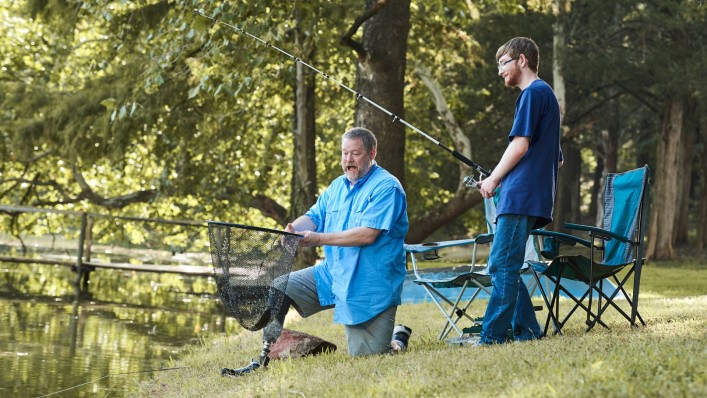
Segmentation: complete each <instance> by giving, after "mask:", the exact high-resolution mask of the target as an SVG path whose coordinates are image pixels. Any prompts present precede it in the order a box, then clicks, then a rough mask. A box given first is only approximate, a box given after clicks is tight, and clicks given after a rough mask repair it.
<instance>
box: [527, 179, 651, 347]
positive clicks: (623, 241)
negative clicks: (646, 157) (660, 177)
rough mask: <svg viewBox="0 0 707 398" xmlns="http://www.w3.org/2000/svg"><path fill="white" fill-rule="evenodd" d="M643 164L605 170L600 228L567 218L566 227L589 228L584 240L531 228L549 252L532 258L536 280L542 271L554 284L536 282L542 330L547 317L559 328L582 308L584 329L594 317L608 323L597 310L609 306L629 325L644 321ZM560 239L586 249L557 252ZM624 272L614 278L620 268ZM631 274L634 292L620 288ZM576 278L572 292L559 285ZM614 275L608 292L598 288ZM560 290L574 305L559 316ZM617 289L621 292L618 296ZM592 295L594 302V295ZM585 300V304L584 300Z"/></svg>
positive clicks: (591, 324) (645, 201) (646, 198)
mask: <svg viewBox="0 0 707 398" xmlns="http://www.w3.org/2000/svg"><path fill="white" fill-rule="evenodd" d="M648 172H649V169H648V166H644V167H642V168H640V169H636V170H632V171H628V172H625V173H621V174H613V173H612V174H608V175H607V176H606V184H605V187H604V218H603V226H604V227H603V228H598V227H592V226H586V225H578V224H569V223H566V224H565V225H564V226H565V228H566V229H568V230H574V231H581V232H586V233H588V234H589V240H585V239H581V238H578V237H575V236H573V235H568V234H563V233H560V232H552V231H533V234H534V235H536V236H541V237H543V238H544V241H545V245H544V250H543V251H542V254H543V256H544V257H550V258H552V261H551V262H550V263H549V265H548V264H547V263H543V262H537V261H531V262H530V264H531V265H532V268H533V274H534V276H535V280H536V281H537V282H538V284H539V283H540V279H539V278H540V277H541V276H545V277H546V278H548V279H549V280H550V281H551V282H552V284H554V289H553V290H552V291H551V292H550V291H549V290H548V291H547V292H546V290H545V289H543V286H542V285H540V293H541V294H542V296H543V299H544V300H545V304H546V305H547V308H548V317H547V320H546V322H545V333H546V334H547V330H548V326H549V323H550V322H552V324H553V326H554V329H555V333H559V334H562V332H561V330H562V327H563V326H564V325H565V323H566V322H567V321H568V320H569V319H570V317H571V316H572V314H574V313H575V311H577V310H582V311H583V312H584V313H586V325H587V328H586V330H585V331H586V332H588V331H590V330H591V329H592V328H593V327H594V326H595V325H596V324H597V323H598V324H600V325H602V326H603V327H605V328H608V326H607V325H606V324H605V323H604V322H603V321H602V319H601V316H602V314H604V312H605V311H606V310H607V309H608V308H610V307H611V308H614V309H616V310H617V311H618V312H619V313H620V314H621V315H623V317H624V318H626V320H628V321H629V322H630V323H631V325H632V326H636V320H638V321H640V322H641V324H642V325H644V326H645V322H644V321H643V318H642V317H641V315H640V314H639V313H638V293H639V287H640V281H641V269H642V267H643V264H644V262H645V260H644V259H643V240H644V239H643V238H644V232H645V225H646V221H647V219H648V218H647V212H648V202H649V179H648ZM561 244H569V245H575V244H580V245H582V246H585V247H586V248H587V249H588V250H589V257H587V256H585V255H558V249H557V248H558V247H559V246H561ZM621 271H625V272H626V273H625V274H624V275H623V277H621V278H620V279H619V273H620V272H621ZM631 276H633V292H632V293H633V297H631V296H630V295H629V294H628V292H627V291H626V289H625V286H626V282H627V281H628V280H629V279H630V277H631ZM567 279H570V280H577V281H581V282H583V283H585V284H586V286H587V287H586V291H585V292H584V294H583V295H581V296H579V297H577V295H573V294H572V293H570V292H569V291H568V290H567V289H565V288H564V287H563V286H562V281H563V280H567ZM605 280H606V281H607V282H609V281H613V282H614V283H615V284H616V289H615V290H614V291H613V293H611V294H607V292H606V291H605V290H604V288H603V283H604V281H605ZM561 293H564V294H565V295H566V296H567V297H569V298H570V299H571V300H572V301H574V306H573V307H572V309H571V310H570V311H569V312H568V313H567V315H565V317H564V318H563V319H562V321H560V320H559V318H560V311H559V309H560V308H559V297H560V294H561ZM619 293H621V295H622V296H619ZM595 296H596V297H597V303H596V307H595V306H594V303H593V298H594V297H595ZM618 298H625V300H626V301H625V302H626V303H627V304H628V305H629V306H630V315H629V314H628V313H627V312H626V311H624V309H622V308H621V306H620V305H619V303H617V301H618V300H617V299H618ZM585 302H586V304H585Z"/></svg>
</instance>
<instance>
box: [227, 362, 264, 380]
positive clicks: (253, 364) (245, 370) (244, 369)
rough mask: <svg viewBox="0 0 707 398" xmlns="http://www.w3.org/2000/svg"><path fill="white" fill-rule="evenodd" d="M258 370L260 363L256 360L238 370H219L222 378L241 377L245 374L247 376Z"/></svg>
mask: <svg viewBox="0 0 707 398" xmlns="http://www.w3.org/2000/svg"><path fill="white" fill-rule="evenodd" d="M259 368H260V362H258V361H256V360H252V361H251V362H250V363H249V364H248V365H246V366H244V367H242V368H239V369H229V368H223V369H221V376H223V377H238V376H243V375H245V374H248V373H250V372H255V371H256V370H258V369H259Z"/></svg>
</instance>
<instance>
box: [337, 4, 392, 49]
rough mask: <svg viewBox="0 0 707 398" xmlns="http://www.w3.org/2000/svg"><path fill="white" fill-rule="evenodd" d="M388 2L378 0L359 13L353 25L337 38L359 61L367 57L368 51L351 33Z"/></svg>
mask: <svg viewBox="0 0 707 398" xmlns="http://www.w3.org/2000/svg"><path fill="white" fill-rule="evenodd" d="M387 3H388V0H378V1H377V2H376V3H375V4H374V5H373V7H371V8H370V9H369V10H368V11H366V12H365V13H363V15H360V16H359V17H358V18H356V20H355V21H354V23H353V25H351V27H350V28H349V30H348V31H347V32H346V34H344V35H343V36H342V37H341V39H340V40H339V43H340V44H342V45H345V46H349V47H351V49H353V50H354V51H355V52H356V54H357V55H358V59H359V60H360V61H364V60H365V59H366V58H367V55H368V53H367V52H366V49H365V48H363V44H361V43H360V42H357V41H356V40H354V39H353V35H355V34H356V32H357V31H358V28H360V27H361V25H363V23H364V22H366V21H367V20H368V19H370V18H371V17H373V16H374V15H376V14H378V12H379V11H380V10H381V8H383V7H385V5H386V4H387Z"/></svg>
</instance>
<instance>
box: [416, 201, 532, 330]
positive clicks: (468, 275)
mask: <svg viewBox="0 0 707 398" xmlns="http://www.w3.org/2000/svg"><path fill="white" fill-rule="evenodd" d="M484 209H485V214H486V220H487V226H488V233H486V234H481V235H478V236H476V237H475V238H473V239H461V240H450V241H441V242H428V243H420V244H409V245H408V244H406V245H405V251H406V252H407V254H408V256H409V258H410V261H411V263H412V269H413V272H414V274H415V279H414V280H413V282H414V283H415V284H417V285H419V286H421V287H423V288H424V289H425V291H426V292H427V295H428V296H429V297H430V298H431V299H432V302H433V303H434V304H435V305H436V306H437V308H438V309H439V310H440V312H441V313H442V315H443V317H444V324H443V326H442V329H441V331H440V333H439V336H438V338H439V339H440V340H442V339H444V338H445V337H447V335H449V333H451V331H452V330H454V331H455V332H456V333H457V334H458V335H459V337H462V336H463V335H464V334H465V333H468V332H469V331H478V330H479V329H480V326H481V318H480V317H474V316H473V315H472V314H470V313H469V312H468V308H469V306H470V305H471V304H472V303H473V301H474V300H475V299H476V298H477V297H478V296H479V294H480V293H481V292H485V293H487V294H491V277H490V276H489V274H488V270H487V269H486V264H477V254H478V247H479V245H487V246H488V247H489V250H490V249H491V245H492V243H493V236H494V230H495V228H494V227H495V219H496V206H495V202H494V200H493V199H485V200H484ZM455 246H471V250H470V252H471V264H467V265H464V266H452V267H445V268H443V269H440V268H436V269H434V270H432V271H431V270H428V269H427V270H426V269H419V267H418V258H417V257H420V258H421V260H427V261H429V260H436V259H439V258H440V257H441V255H440V253H441V252H442V251H443V249H446V248H450V247H455ZM538 259H539V256H538V254H537V250H536V249H535V246H534V243H533V239H532V237H531V238H530V239H528V245H527V246H526V260H527V261H531V260H538ZM522 272H530V266H529V265H526V266H524V268H523V269H522ZM534 286H535V281H534V280H533V279H531V282H530V286H529V287H528V289H529V290H530V291H531V295H532V291H533V290H534ZM467 289H474V292H473V293H472V294H471V297H470V298H468V299H465V298H464V294H465V293H467ZM481 315H483V314H481ZM463 318H466V319H467V320H468V321H470V326H469V327H468V328H460V327H459V326H458V323H459V321H460V320H462V319H463Z"/></svg>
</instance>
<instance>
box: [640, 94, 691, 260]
mask: <svg viewBox="0 0 707 398" xmlns="http://www.w3.org/2000/svg"><path fill="white" fill-rule="evenodd" d="M683 113H684V104H683V101H682V99H679V98H671V99H668V100H667V101H666V103H665V106H664V112H663V117H662V128H661V131H660V144H659V145H658V163H657V165H656V170H654V175H655V186H654V187H653V190H652V192H651V198H652V201H653V210H652V211H651V216H650V235H649V240H648V250H647V252H646V255H647V256H648V257H649V258H654V259H657V260H660V259H670V258H672V257H673V256H674V252H673V241H674V235H675V218H676V215H677V206H678V205H679V203H680V199H679V195H680V194H681V193H682V189H681V187H680V186H679V183H680V181H681V177H680V164H681V163H680V155H681V153H680V150H681V149H682V135H683V131H682V127H683V126H682V124H683Z"/></svg>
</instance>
